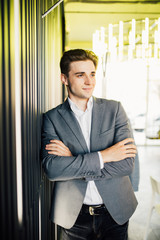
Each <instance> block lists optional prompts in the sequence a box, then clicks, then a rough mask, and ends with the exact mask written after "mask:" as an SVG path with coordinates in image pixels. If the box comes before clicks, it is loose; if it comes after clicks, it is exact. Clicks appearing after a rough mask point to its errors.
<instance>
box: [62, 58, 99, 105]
mask: <svg viewBox="0 0 160 240" xmlns="http://www.w3.org/2000/svg"><path fill="white" fill-rule="evenodd" d="M95 74H96V70H95V66H94V64H93V62H92V61H91V60H86V61H76V62H72V63H71V64H70V71H69V74H68V78H67V80H66V81H67V86H68V95H69V97H70V98H71V99H72V100H73V101H74V100H75V101H79V100H84V99H86V100H87V99H89V98H90V97H91V96H92V93H93V90H94V87H95V84H96V79H95Z"/></svg>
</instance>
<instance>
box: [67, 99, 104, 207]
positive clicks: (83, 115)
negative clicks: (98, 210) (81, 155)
mask: <svg viewBox="0 0 160 240" xmlns="http://www.w3.org/2000/svg"><path fill="white" fill-rule="evenodd" d="M68 101H69V104H70V107H71V110H72V111H73V113H74V115H75V117H76V118H77V120H78V122H79V125H80V127H81V130H82V133H83V136H84V138H85V141H86V144H87V147H88V150H89V151H90V132H91V120H92V108H93V98H92V97H91V98H90V99H89V101H88V103H87V109H86V111H85V112H84V111H82V110H81V109H79V108H78V107H77V106H76V104H75V103H74V102H72V101H71V99H70V98H68ZM98 154H99V161H100V168H103V159H102V156H101V154H100V152H98ZM102 203H103V201H102V198H101V196H100V194H99V192H98V189H97V187H96V185H95V182H94V181H89V182H88V185H87V190H86V195H85V198H84V204H87V205H96V204H102Z"/></svg>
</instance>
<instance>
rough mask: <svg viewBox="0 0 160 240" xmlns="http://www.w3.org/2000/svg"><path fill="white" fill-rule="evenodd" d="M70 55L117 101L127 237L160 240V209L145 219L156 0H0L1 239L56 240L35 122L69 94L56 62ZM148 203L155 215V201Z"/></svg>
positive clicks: (157, 149) (158, 75)
mask: <svg viewBox="0 0 160 240" xmlns="http://www.w3.org/2000/svg"><path fill="white" fill-rule="evenodd" d="M74 48H84V49H89V50H93V51H94V52H95V53H96V54H97V55H98V57H99V65H98V69H97V76H96V79H97V85H96V88H95V91H94V95H95V96H96V97H103V98H107V99H114V100H118V101H120V102H121V103H122V105H123V107H124V109H125V111H126V113H127V115H128V117H129V119H130V121H131V125H132V129H133V134H134V138H135V142H136V145H137V148H138V156H139V167H140V168H139V171H140V178H139V189H138V191H136V192H135V194H136V196H137V198H138V201H139V205H138V208H137V210H136V212H135V213H134V215H133V217H132V218H131V220H130V225H129V240H142V239H144V240H146V239H148V240H160V224H159V223H160V214H159V211H153V212H152V215H151V218H150V219H149V218H148V217H149V210H150V208H152V206H153V205H154V202H153V203H152V202H151V199H152V192H153V190H152V185H151V181H150V176H152V177H153V178H155V179H156V180H157V184H159V182H160V1H157V0H150V1H148V0H139V1H135V0H128V1H127V0H112V1H109V0H100V1H98V0H97V1H96V0H64V1H63V0H59V1H56V0H55V1H54V0H28V1H27V0H7V1H5V0H1V1H0V180H1V181H0V192H1V197H0V212H1V218H2V225H1V227H2V230H1V232H2V234H1V236H2V239H4V240H5V239H12V238H14V239H17V240H21V239H24V240H28V239H30V240H32V239H35V240H37V239H40V240H41V239H42V240H46V239H47V240H50V239H52V240H53V239H55V240H58V239H59V238H60V236H59V228H58V227H57V226H55V225H54V224H53V223H51V222H50V221H49V208H50V201H51V194H52V188H53V187H54V183H50V182H49V181H48V180H47V179H46V177H45V175H44V173H43V170H42V168H41V163H40V147H41V124H42V114H43V113H44V112H46V111H47V110H49V109H51V108H53V107H55V106H57V105H58V104H60V103H61V102H62V101H64V99H65V97H66V91H65V89H64V88H63V86H62V85H61V82H60V69H59V60H60V58H61V55H62V53H63V51H65V50H69V49H74ZM158 186H159V185H158ZM157 189H159V192H160V187H158V188H157ZM157 192H158V191H157ZM155 201H156V208H155V209H159V208H157V206H159V204H160V198H159V197H158V194H157V196H156V198H155ZM157 204H158V205H157ZM147 219H149V220H150V221H148V222H150V223H149V226H148V227H147ZM146 229H148V231H146ZM117 240H118V239H117Z"/></svg>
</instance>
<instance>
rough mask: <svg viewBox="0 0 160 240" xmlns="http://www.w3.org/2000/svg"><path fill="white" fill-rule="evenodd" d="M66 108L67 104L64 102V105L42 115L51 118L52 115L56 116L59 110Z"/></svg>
mask: <svg viewBox="0 0 160 240" xmlns="http://www.w3.org/2000/svg"><path fill="white" fill-rule="evenodd" d="M68 107H69V106H68V102H67V101H65V102H64V103H61V104H59V105H58V106H56V107H55V108H52V109H50V110H48V111H47V112H45V113H44V114H45V115H47V116H52V115H54V114H56V113H57V112H58V111H59V110H60V109H67V108H68Z"/></svg>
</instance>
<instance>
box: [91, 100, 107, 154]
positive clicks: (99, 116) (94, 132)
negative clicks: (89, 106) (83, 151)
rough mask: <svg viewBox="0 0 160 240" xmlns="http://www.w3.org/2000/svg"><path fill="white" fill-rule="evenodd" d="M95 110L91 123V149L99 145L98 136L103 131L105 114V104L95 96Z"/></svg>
mask: <svg viewBox="0 0 160 240" xmlns="http://www.w3.org/2000/svg"><path fill="white" fill-rule="evenodd" d="M93 99H94V101H93V111H92V124H91V136H90V150H91V152H92V151H93V147H94V146H97V141H98V136H99V134H100V131H101V125H102V120H103V115H104V110H105V108H104V104H103V103H101V102H100V101H99V100H98V99H96V98H93Z"/></svg>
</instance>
